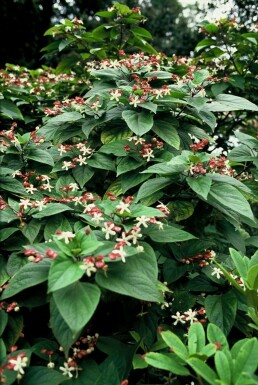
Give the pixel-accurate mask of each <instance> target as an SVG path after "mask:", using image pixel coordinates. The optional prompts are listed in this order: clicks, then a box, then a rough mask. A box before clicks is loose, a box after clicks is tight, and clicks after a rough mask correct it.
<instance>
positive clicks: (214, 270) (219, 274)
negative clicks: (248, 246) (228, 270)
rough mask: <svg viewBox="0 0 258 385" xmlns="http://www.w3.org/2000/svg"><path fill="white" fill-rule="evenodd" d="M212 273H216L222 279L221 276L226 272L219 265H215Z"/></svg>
mask: <svg viewBox="0 0 258 385" xmlns="http://www.w3.org/2000/svg"><path fill="white" fill-rule="evenodd" d="M211 275H216V278H217V279H220V276H221V275H224V273H223V271H222V270H221V269H220V268H219V267H213V268H212V273H211Z"/></svg>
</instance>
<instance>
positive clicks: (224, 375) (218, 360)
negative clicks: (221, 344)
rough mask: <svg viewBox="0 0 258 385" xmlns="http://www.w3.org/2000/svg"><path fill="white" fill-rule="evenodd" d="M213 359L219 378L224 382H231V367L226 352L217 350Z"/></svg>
mask: <svg viewBox="0 0 258 385" xmlns="http://www.w3.org/2000/svg"><path fill="white" fill-rule="evenodd" d="M214 361H215V367H216V370H217V373H218V375H219V378H220V379H221V380H222V381H223V382H224V383H225V384H231V367H230V363H229V361H228V359H227V356H226V354H225V353H224V352H222V351H218V352H217V353H216V354H215V357H214Z"/></svg>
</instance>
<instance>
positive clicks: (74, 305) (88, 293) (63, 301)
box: [53, 282, 101, 336]
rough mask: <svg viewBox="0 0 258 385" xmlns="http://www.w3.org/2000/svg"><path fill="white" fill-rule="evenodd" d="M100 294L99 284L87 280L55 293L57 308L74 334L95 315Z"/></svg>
mask: <svg viewBox="0 0 258 385" xmlns="http://www.w3.org/2000/svg"><path fill="white" fill-rule="evenodd" d="M100 294H101V292H100V289H99V288H98V286H96V285H94V284H91V283H85V282H75V283H73V284H72V285H70V286H67V287H65V288H63V289H60V290H58V291H55V292H54V293H53V296H54V301H55V303H56V305H57V308H58V310H59V312H60V314H61V316H62V317H63V319H64V321H65V322H66V323H67V325H68V326H69V328H70V329H71V331H72V332H73V336H74V335H77V333H78V332H79V331H80V330H81V329H82V328H83V327H84V326H85V325H86V324H87V322H88V321H89V320H90V319H91V317H92V316H93V314H94V312H95V310H96V308H97V306H98V303H99V300H100Z"/></svg>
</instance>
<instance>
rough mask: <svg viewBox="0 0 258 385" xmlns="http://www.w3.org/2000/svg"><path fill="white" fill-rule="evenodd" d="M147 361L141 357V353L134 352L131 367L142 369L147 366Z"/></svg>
mask: <svg viewBox="0 0 258 385" xmlns="http://www.w3.org/2000/svg"><path fill="white" fill-rule="evenodd" d="M147 366H148V363H147V361H145V359H144V358H143V356H142V354H135V355H134V357H133V369H134V370H135V369H144V368H147Z"/></svg>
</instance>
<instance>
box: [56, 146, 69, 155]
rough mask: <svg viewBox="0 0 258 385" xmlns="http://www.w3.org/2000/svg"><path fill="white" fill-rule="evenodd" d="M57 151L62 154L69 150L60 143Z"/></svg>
mask: <svg viewBox="0 0 258 385" xmlns="http://www.w3.org/2000/svg"><path fill="white" fill-rule="evenodd" d="M57 151H59V152H60V156H62V155H63V152H67V151H66V149H65V146H63V145H62V144H60V145H59V146H58V149H57Z"/></svg>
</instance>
